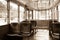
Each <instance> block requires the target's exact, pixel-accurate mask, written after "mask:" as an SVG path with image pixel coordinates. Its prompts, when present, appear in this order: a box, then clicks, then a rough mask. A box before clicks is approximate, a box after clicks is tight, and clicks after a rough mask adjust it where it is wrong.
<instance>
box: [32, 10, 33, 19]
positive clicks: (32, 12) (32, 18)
mask: <svg viewBox="0 0 60 40" xmlns="http://www.w3.org/2000/svg"><path fill="white" fill-rule="evenodd" d="M32 20H33V10H32Z"/></svg>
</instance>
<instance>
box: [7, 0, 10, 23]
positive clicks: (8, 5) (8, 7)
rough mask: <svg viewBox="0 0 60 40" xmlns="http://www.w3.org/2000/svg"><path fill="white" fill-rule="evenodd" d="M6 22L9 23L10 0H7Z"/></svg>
mask: <svg viewBox="0 0 60 40" xmlns="http://www.w3.org/2000/svg"><path fill="white" fill-rule="evenodd" d="M7 22H8V24H9V23H10V0H7Z"/></svg>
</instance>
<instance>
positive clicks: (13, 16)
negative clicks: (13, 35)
mask: <svg viewBox="0 0 60 40" xmlns="http://www.w3.org/2000/svg"><path fill="white" fill-rule="evenodd" d="M12 22H18V6H17V5H16V4H14V3H12V2H10V23H12Z"/></svg>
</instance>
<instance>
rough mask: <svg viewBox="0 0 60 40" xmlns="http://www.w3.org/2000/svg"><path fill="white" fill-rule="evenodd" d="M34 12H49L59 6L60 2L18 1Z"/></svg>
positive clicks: (40, 0) (55, 0)
mask: <svg viewBox="0 0 60 40" xmlns="http://www.w3.org/2000/svg"><path fill="white" fill-rule="evenodd" d="M17 1H19V2H22V3H23V4H25V5H27V6H28V8H30V9H33V10H48V9H51V8H53V7H55V6H57V5H58V3H59V2H60V0H17Z"/></svg>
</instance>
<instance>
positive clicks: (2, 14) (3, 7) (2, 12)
mask: <svg viewBox="0 0 60 40" xmlns="http://www.w3.org/2000/svg"><path fill="white" fill-rule="evenodd" d="M5 24H7V2H6V1H5V0H0V25H5Z"/></svg>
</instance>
